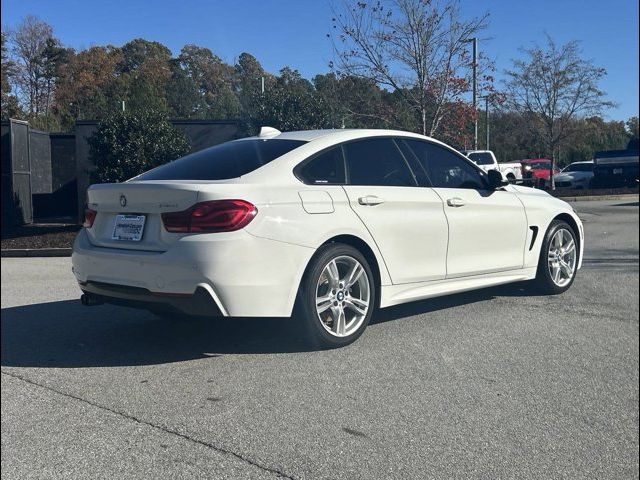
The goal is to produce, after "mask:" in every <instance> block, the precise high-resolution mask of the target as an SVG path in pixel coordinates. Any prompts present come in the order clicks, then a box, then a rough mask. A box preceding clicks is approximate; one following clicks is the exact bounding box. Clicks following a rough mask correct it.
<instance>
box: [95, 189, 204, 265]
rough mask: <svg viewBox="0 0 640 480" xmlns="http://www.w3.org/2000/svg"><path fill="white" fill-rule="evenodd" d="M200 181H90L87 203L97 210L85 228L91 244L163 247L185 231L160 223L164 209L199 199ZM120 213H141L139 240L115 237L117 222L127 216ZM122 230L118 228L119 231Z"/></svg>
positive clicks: (185, 206)
mask: <svg viewBox="0 0 640 480" xmlns="http://www.w3.org/2000/svg"><path fill="white" fill-rule="evenodd" d="M202 186H203V185H202V184H197V183H189V182H180V183H177V182H168V181H165V182H162V181H157V182H125V183H107V184H99V185H92V186H91V187H89V190H87V205H88V207H89V208H91V209H92V210H95V211H96V212H98V214H97V215H96V218H95V221H94V223H93V226H92V227H91V228H88V229H87V234H88V235H89V240H90V241H91V243H92V244H93V245H96V246H99V247H105V248H119V249H129V250H145V251H158V252H163V251H166V250H167V249H168V248H169V247H170V246H171V245H172V244H173V243H175V242H177V241H178V240H179V239H180V238H181V237H182V236H184V234H180V233H169V232H167V231H166V230H165V229H164V227H163V224H162V218H161V214H162V213H163V212H177V211H181V210H186V209H188V208H189V207H191V206H192V205H194V204H195V203H197V202H198V201H199V197H200V196H201V193H200V189H201V187H202ZM119 215H130V216H132V217H133V216H137V217H142V216H143V217H144V219H143V220H140V218H138V222H137V223H138V224H140V223H141V222H142V221H143V222H144V225H143V227H142V229H141V238H140V239H139V240H121V239H117V238H114V230H115V227H116V222H117V221H118V223H119V224H120V227H119V228H122V221H125V222H126V221H127V218H132V217H127V218H124V217H118V216H119ZM121 231H122V230H118V232H121Z"/></svg>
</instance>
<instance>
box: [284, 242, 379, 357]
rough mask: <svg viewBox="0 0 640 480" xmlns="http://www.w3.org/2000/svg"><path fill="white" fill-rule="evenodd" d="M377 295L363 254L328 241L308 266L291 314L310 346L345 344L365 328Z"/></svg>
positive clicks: (355, 337) (324, 346)
mask: <svg viewBox="0 0 640 480" xmlns="http://www.w3.org/2000/svg"><path fill="white" fill-rule="evenodd" d="M334 266H335V270H334ZM354 272H355V275H354ZM354 277H355V280H354ZM376 295H377V286H376V283H375V279H374V276H373V274H372V271H371V267H370V266H369V263H368V262H367V260H366V258H365V257H364V255H362V253H360V252H359V251H358V250H357V249H355V248H354V247H352V246H350V245H346V244H341V243H330V244H327V245H324V246H322V247H321V248H320V249H318V251H317V252H316V254H315V255H314V256H313V258H312V259H311V261H310V262H309V265H308V266H307V269H306V271H305V274H304V275H303V278H302V282H301V284H300V288H299V290H298V297H297V302H296V308H295V312H294V317H296V320H297V321H299V322H300V326H301V327H302V331H303V332H302V333H303V335H304V339H305V341H306V342H308V343H309V344H310V346H312V348H320V349H328V348H338V347H344V346H345V345H349V344H350V343H352V342H353V341H355V340H356V339H357V338H358V337H359V336H360V335H362V332H363V331H364V330H365V328H367V325H368V324H369V321H370V320H371V316H372V314H373V311H374V309H375V306H376V299H377V296H376ZM365 304H366V307H365Z"/></svg>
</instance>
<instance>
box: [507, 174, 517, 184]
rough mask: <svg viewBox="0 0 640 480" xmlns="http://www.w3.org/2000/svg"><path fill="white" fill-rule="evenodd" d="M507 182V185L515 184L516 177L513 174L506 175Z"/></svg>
mask: <svg viewBox="0 0 640 480" xmlns="http://www.w3.org/2000/svg"><path fill="white" fill-rule="evenodd" d="M507 180H508V181H509V183H516V176H515V175H514V174H513V173H508V174H507Z"/></svg>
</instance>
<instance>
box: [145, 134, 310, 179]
mask: <svg viewBox="0 0 640 480" xmlns="http://www.w3.org/2000/svg"><path fill="white" fill-rule="evenodd" d="M304 143H306V142H303V141H299V140H277V139H266V140H263V139H256V140H253V139H252V140H236V141H233V142H227V143H222V144H220V145H216V146H215V147H210V148H206V149H204V150H200V151H199V152H195V153H192V154H191V155H187V156H186V157H182V158H179V159H177V160H174V161H173V162H169V163H167V164H165V165H161V166H159V167H156V168H154V169H153V170H149V171H148V172H146V173H143V174H142V175H140V176H138V177H136V178H135V181H138V180H226V179H229V178H237V177H240V176H242V175H246V174H247V173H250V172H253V171H254V170H256V169H258V168H260V167H261V166H263V165H265V164H267V163H269V162H271V161H272V160H275V159H276V158H278V157H281V156H282V155H284V154H285V153H288V152H290V151H291V150H293V149H295V148H298V147H299V146H301V145H303V144H304Z"/></svg>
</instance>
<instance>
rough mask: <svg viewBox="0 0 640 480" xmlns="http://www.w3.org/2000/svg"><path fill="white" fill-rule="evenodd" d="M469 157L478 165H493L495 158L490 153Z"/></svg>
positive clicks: (480, 153) (479, 153) (473, 154)
mask: <svg viewBox="0 0 640 480" xmlns="http://www.w3.org/2000/svg"><path fill="white" fill-rule="evenodd" d="M467 156H468V157H469V159H470V160H471V161H472V162H473V163H475V164H476V165H493V157H492V156H491V154H490V153H489V152H475V153H470V154H469V155H467Z"/></svg>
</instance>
